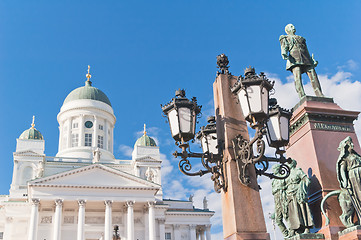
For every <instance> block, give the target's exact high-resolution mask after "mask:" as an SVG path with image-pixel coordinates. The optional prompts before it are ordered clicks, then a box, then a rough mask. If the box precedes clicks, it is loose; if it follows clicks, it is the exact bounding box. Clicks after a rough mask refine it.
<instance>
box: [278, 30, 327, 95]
mask: <svg viewBox="0 0 361 240" xmlns="http://www.w3.org/2000/svg"><path fill="white" fill-rule="evenodd" d="M285 31H286V33H287V35H281V36H280V38H279V40H280V43H281V55H282V58H283V59H285V60H287V65H286V69H287V70H289V71H291V72H292V73H293V76H294V79H295V86H296V91H297V93H298V96H299V97H300V99H301V98H302V97H304V96H305V91H304V89H303V84H302V77H301V75H302V73H306V74H307V75H308V77H309V78H310V81H311V85H312V88H313V90H314V91H315V94H316V96H317V97H324V95H323V93H322V90H321V85H320V81H319V80H318V77H317V74H316V71H315V67H316V66H317V64H318V62H317V61H316V60H315V59H314V58H313V55H312V58H311V56H310V54H309V52H308V49H307V45H306V39H304V38H303V37H301V36H297V35H295V33H296V28H295V26H293V25H292V24H288V25H287V26H286V27H285Z"/></svg>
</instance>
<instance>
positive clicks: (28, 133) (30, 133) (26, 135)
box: [19, 116, 44, 140]
mask: <svg viewBox="0 0 361 240" xmlns="http://www.w3.org/2000/svg"><path fill="white" fill-rule="evenodd" d="M19 139H30V140H44V138H43V135H42V134H41V132H40V131H39V130H37V129H36V128H35V116H33V122H32V123H31V127H30V128H29V129H27V130H25V131H24V132H23V133H22V134H21V135H20V137H19Z"/></svg>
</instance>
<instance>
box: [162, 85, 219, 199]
mask: <svg viewBox="0 0 361 240" xmlns="http://www.w3.org/2000/svg"><path fill="white" fill-rule="evenodd" d="M175 95H176V96H175V97H174V98H173V99H172V100H171V101H170V102H169V103H168V104H166V105H164V106H163V105H161V107H162V110H163V113H164V115H165V116H166V117H167V118H168V122H169V126H170V129H171V133H172V136H173V138H174V140H175V141H176V144H177V145H178V146H179V147H180V148H181V149H182V152H180V153H179V152H177V151H176V152H174V154H173V155H174V156H175V157H181V158H182V159H181V160H180V161H179V163H178V167H179V170H180V171H181V172H182V173H184V174H185V175H188V176H203V175H204V174H207V173H212V177H211V179H212V180H213V181H214V189H215V191H216V192H220V190H221V189H222V188H223V189H224V188H225V184H224V175H223V164H222V155H221V154H220V153H219V152H221V151H219V149H220V147H221V146H220V144H219V143H218V141H217V133H216V121H215V117H210V118H209V119H208V122H209V124H208V125H207V126H205V127H202V128H201V131H200V132H199V133H197V138H198V139H199V140H200V142H201V145H202V149H203V153H193V152H191V151H190V149H189V144H188V141H190V140H194V136H195V127H196V122H197V117H198V116H199V115H200V109H201V107H202V106H199V105H197V100H196V98H195V97H193V98H192V100H191V101H190V100H189V99H187V98H186V97H185V91H184V90H177V91H176V94H175ZM187 149H188V151H187ZM188 158H200V159H201V162H202V165H203V167H204V169H202V170H199V171H198V172H191V170H192V164H191V162H190V161H189V159H188Z"/></svg>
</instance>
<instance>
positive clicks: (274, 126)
mask: <svg viewBox="0 0 361 240" xmlns="http://www.w3.org/2000/svg"><path fill="white" fill-rule="evenodd" d="M267 127H268V134H269V137H270V140H271V141H277V140H280V137H281V133H280V124H279V120H278V115H277V114H275V115H273V116H271V117H270V118H269V120H268V122H267Z"/></svg>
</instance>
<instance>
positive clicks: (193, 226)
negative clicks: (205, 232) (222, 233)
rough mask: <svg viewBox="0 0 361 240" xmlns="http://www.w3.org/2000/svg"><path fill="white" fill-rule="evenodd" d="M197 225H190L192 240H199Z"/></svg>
mask: <svg viewBox="0 0 361 240" xmlns="http://www.w3.org/2000/svg"><path fill="white" fill-rule="evenodd" d="M196 227H197V225H194V224H192V225H189V235H190V240H197V235H196Z"/></svg>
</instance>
